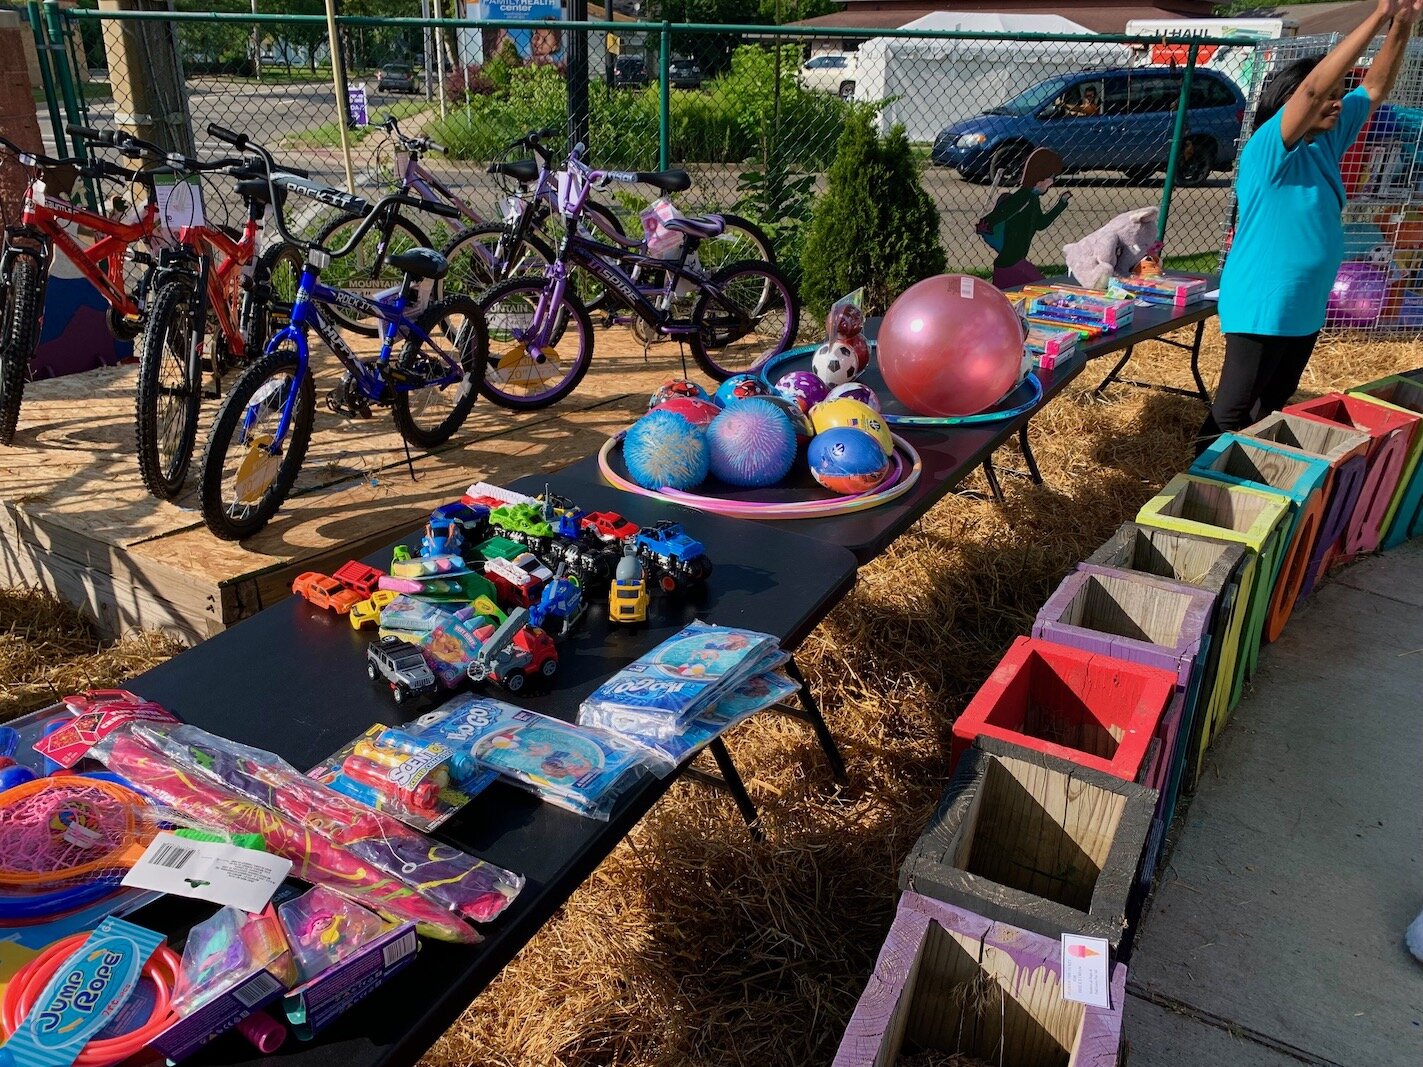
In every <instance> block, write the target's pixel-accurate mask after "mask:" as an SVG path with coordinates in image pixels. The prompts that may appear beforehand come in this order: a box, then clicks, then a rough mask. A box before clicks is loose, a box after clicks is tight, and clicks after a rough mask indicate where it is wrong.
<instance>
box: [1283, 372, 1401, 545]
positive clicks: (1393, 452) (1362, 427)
mask: <svg viewBox="0 0 1423 1067" xmlns="http://www.w3.org/2000/svg"><path fill="white" fill-rule="evenodd" d="M1285 410H1286V411H1287V412H1289V413H1290V414H1291V415H1300V416H1303V417H1304V418H1307V419H1318V420H1319V421H1321V422H1328V423H1332V424H1334V425H1336V426H1343V427H1345V428H1347V429H1351V430H1358V431H1359V432H1361V433H1367V434H1368V435H1369V441H1370V445H1369V460H1368V468H1367V470H1366V472H1365V475H1364V485H1363V488H1362V489H1360V490H1359V502H1358V504H1356V505H1355V507H1354V514H1353V515H1352V516H1351V517H1350V519H1349V525H1348V526H1346V527H1345V528H1344V538H1343V540H1342V541H1341V542H1340V554H1341V557H1342V558H1341V559H1340V561H1339V562H1341V563H1342V562H1345V561H1347V560H1349V559H1352V558H1353V557H1354V556H1357V555H1358V554H1359V553H1361V552H1372V551H1374V549H1376V548H1378V546H1379V541H1380V540H1381V539H1382V538H1383V524H1384V519H1385V517H1386V516H1387V515H1388V512H1389V508H1390V506H1391V505H1392V504H1393V497H1394V491H1395V490H1396V489H1397V488H1398V482H1399V479H1400V478H1402V477H1403V469H1404V466H1405V465H1406V464H1407V462H1408V457H1409V455H1410V453H1411V452H1412V450H1413V440H1414V438H1415V437H1417V435H1418V426H1419V423H1420V421H1423V420H1420V418H1419V417H1418V416H1417V415H1414V414H1411V413H1409V412H1406V411H1394V410H1390V409H1389V408H1386V407H1383V406H1382V405H1380V404H1374V403H1372V402H1370V401H1368V400H1361V399H1359V398H1358V397H1353V396H1346V395H1345V394H1343V393H1329V394H1328V395H1326V396H1321V397H1316V398H1315V399H1313V400H1305V401H1303V402H1301V403H1299V404H1291V405H1290V406H1289V407H1287V408H1285Z"/></svg>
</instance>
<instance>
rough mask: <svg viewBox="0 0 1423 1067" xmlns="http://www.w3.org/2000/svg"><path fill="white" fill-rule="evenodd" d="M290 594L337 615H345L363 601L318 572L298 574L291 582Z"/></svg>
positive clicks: (332, 579) (354, 592)
mask: <svg viewBox="0 0 1423 1067" xmlns="http://www.w3.org/2000/svg"><path fill="white" fill-rule="evenodd" d="M292 592H293V593H295V594H296V595H297V596H299V597H302V598H304V599H305V600H306V602H307V603H309V604H311V605H312V606H313V607H318V608H326V609H327V610H328V611H334V612H335V613H336V614H337V615H345V614H346V613H347V612H349V611H350V610H351V608H352V606H353V605H355V604H359V603H360V602H361V601H362V600H364V599H365V597H363V596H361V594H360V593H358V592H356V591H355V590H354V589H347V588H346V587H345V586H344V585H342V584H341V583H340V582H338V581H337V580H336V579H335V578H332V577H331V576H330V575H329V574H322V573H321V572H320V571H306V572H305V573H304V574H298V575H297V576H296V581H294V582H292Z"/></svg>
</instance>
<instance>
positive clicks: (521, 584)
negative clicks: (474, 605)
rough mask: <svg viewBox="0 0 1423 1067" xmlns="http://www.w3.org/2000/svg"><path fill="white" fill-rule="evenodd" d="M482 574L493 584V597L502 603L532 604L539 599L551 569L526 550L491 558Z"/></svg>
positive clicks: (521, 606)
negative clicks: (510, 556) (515, 554)
mask: <svg viewBox="0 0 1423 1067" xmlns="http://www.w3.org/2000/svg"><path fill="white" fill-rule="evenodd" d="M484 576H485V577H486V578H488V579H489V581H491V582H492V583H493V584H494V589H495V592H496V594H497V596H496V599H497V600H498V601H499V602H500V603H501V604H505V605H509V606H512V607H519V608H531V607H533V606H534V604H535V603H537V602H538V599H539V594H540V593H541V592H543V587H544V583H545V582H547V581H548V580H549V579H550V578H552V577H553V572H552V571H550V570H549V569H548V568H547V567H545V566H544V565H543V564H542V563H540V562H539V561H538V559H537V558H536V557H534V556H532V555H530V554H529V553H527V552H524V553H522V554H520V555H519V556H516V557H515V558H514V559H491V560H489V561H488V562H486V563H485V564H484Z"/></svg>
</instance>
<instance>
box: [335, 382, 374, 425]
mask: <svg viewBox="0 0 1423 1067" xmlns="http://www.w3.org/2000/svg"><path fill="white" fill-rule="evenodd" d="M326 407H327V409H328V410H330V411H332V412H333V413H335V414H337V415H340V416H341V417H342V418H347V419H370V418H374V417H375V416H374V415H373V414H372V412H371V406H370V404H368V403H367V402H366V399H365V397H363V396H359V395H356V396H353V395H351V393H350V391H349V390H346V389H342V388H341V387H340V386H338V387H336V388H335V389H332V390H331V391H330V392H329V393H327V394H326Z"/></svg>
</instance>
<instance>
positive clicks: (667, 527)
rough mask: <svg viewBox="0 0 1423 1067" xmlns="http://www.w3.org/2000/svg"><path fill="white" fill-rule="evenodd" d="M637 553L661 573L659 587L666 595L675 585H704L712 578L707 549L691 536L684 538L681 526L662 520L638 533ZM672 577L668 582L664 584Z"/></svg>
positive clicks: (684, 531)
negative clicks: (700, 583)
mask: <svg viewBox="0 0 1423 1067" xmlns="http://www.w3.org/2000/svg"><path fill="white" fill-rule="evenodd" d="M634 546H635V548H636V549H637V554H638V555H639V556H642V557H643V558H644V559H647V560H649V561H650V562H651V563H653V564H654V565H655V566H656V567H657V568H658V569H660V570H661V571H662V572H663V574H662V576H661V578H660V580H659V584H660V585H661V586H662V587H663V589H664V590H666V591H667V592H671V591H672V590H673V589H675V588H676V587H677V586H678V585H682V584H687V585H691V584H694V583H696V582H704V581H706V580H707V578H708V577H709V576H710V575H711V571H712V564H711V560H710V559H708V558H707V550H706V548H705V547H703V545H702V543H701V542H700V541H698V540H697V539H696V538H694V537H690V536H688V535H687V531H686V530H684V529H682V524H681V523H678V522H671V521H668V520H665V519H664V520H663V521H662V522H659V523H656V524H654V525H652V526H644V527H643V528H642V529H641V530H639V531H638V534H637V538H636V540H635V541H634ZM669 577H670V578H671V583H670V584H669V582H668V581H667V579H668V578H669Z"/></svg>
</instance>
